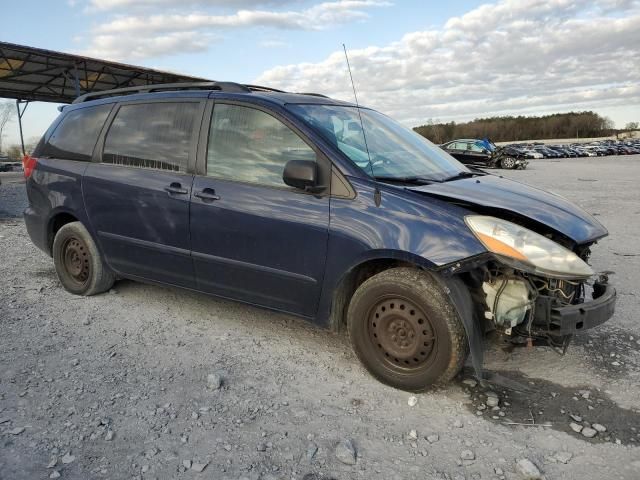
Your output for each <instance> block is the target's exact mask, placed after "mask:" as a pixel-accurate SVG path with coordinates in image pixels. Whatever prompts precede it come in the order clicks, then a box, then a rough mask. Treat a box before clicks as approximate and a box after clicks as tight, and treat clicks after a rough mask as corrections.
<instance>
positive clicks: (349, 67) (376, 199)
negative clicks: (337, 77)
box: [342, 43, 381, 206]
mask: <svg viewBox="0 0 640 480" xmlns="http://www.w3.org/2000/svg"><path fill="white" fill-rule="evenodd" d="M342 48H343V50H344V58H345V59H346V60H347V70H349V79H350V80H351V88H353V98H355V99H356V110H357V111H358V118H359V119H360V128H361V129H362V138H363V139H364V148H365V149H366V150H367V158H368V159H369V170H370V171H371V178H373V181H374V184H375V186H376V190H375V192H374V198H375V202H376V206H380V200H381V198H380V189H379V188H378V182H376V178H375V175H374V174H373V163H372V162H371V153H370V152H369V144H368V143H367V133H366V132H365V131H364V122H363V121H362V113H360V103H359V102H358V94H357V93H356V84H355V82H354V81H353V74H352V73H351V64H350V63H349V55H347V46H346V45H345V44H344V43H343V44H342Z"/></svg>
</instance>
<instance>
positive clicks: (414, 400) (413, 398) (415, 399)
mask: <svg viewBox="0 0 640 480" xmlns="http://www.w3.org/2000/svg"><path fill="white" fill-rule="evenodd" d="M407 404H408V405H409V406H410V407H415V406H416V405H417V404H418V397H416V396H415V395H411V396H410V397H409V399H408V400H407Z"/></svg>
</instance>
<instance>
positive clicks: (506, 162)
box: [500, 157, 516, 169]
mask: <svg viewBox="0 0 640 480" xmlns="http://www.w3.org/2000/svg"><path fill="white" fill-rule="evenodd" d="M500 166H501V167H502V168H506V169H512V168H515V166H516V161H515V159H513V158H512V157H504V158H503V159H501V160H500Z"/></svg>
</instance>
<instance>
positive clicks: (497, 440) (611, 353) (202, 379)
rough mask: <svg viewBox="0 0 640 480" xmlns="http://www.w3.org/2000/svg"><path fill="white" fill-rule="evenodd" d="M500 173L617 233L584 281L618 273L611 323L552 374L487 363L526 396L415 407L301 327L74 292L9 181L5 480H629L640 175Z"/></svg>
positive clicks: (176, 293) (639, 276)
mask: <svg viewBox="0 0 640 480" xmlns="http://www.w3.org/2000/svg"><path fill="white" fill-rule="evenodd" d="M503 173H504V174H505V176H508V177H510V178H514V179H518V180H522V181H524V182H527V183H530V184H533V185H537V186H541V187H543V188H548V189H550V190H552V191H555V192H558V193H560V194H562V195H563V196H565V197H568V198H569V199H571V200H573V201H575V202H577V203H578V204H580V205H581V206H583V207H584V208H585V209H586V210H587V211H589V212H591V213H593V214H596V215H598V216H599V218H600V219H601V221H602V222H603V223H604V224H605V225H606V226H607V227H608V228H609V230H610V233H611V236H610V237H608V238H607V239H605V240H603V241H602V242H600V244H599V245H597V246H596V247H595V248H594V249H593V264H594V267H595V268H596V269H597V270H614V271H615V272H616V274H615V275H613V276H612V281H613V282H614V283H615V284H616V285H617V288H618V293H619V303H618V309H617V313H616V315H615V317H614V319H613V320H612V321H610V322H609V323H607V324H605V325H604V326H602V327H601V328H599V329H596V330H593V331H589V332H585V333H584V334H582V335H580V336H579V337H577V338H576V339H575V342H574V345H572V346H571V347H570V349H569V351H568V352H567V354H566V355H565V356H564V357H562V356H559V355H558V354H557V353H555V352H554V351H552V350H551V349H550V348H536V349H531V350H528V349H517V350H514V351H511V352H509V351H506V350H503V349H501V348H498V346H494V347H493V348H492V350H491V352H490V353H489V359H488V362H487V368H489V369H491V370H493V371H499V372H501V373H502V374H503V375H505V376H508V377H510V378H514V379H517V380H519V381H521V382H525V383H527V382H528V383H529V384H530V386H531V392H528V393H517V392H511V391H504V390H501V389H496V391H495V392H491V391H484V390H483V389H482V388H480V387H479V386H478V385H475V382H474V381H473V380H471V379H469V378H465V376H464V375H462V376H461V378H460V379H459V381H457V382H455V383H453V384H452V385H450V386H449V387H448V388H446V389H441V390H437V391H433V392H430V393H425V394H420V395H417V396H416V397H412V396H411V395H409V394H407V393H405V392H401V391H398V390H394V389H391V388H388V387H386V386H384V385H381V384H380V383H378V382H376V381H375V380H373V379H372V378H371V377H370V376H369V375H368V374H367V373H366V372H365V371H364V369H363V368H362V367H361V366H360V365H359V363H358V361H357V359H356V358H355V356H354V355H353V354H352V352H351V349H350V347H349V345H348V343H347V341H346V339H345V338H343V337H341V336H338V335H333V334H330V333H327V332H325V331H320V330H317V329H315V328H314V327H312V326H311V325H308V324H306V323H305V322H304V321H302V320H298V319H296V318H293V317H289V316H286V315H282V314H277V313H272V312H267V311H264V310H260V309H256V308H252V307H248V306H244V305H241V304H236V303H232V302H227V301H222V300H217V299H214V298H209V297H207V296H204V295H199V294H195V293H190V292H184V291H180V290H176V289H169V288H162V287H157V286H148V285H143V284H139V283H134V282H129V281H121V282H118V283H117V284H116V286H115V288H114V289H112V290H111V291H110V292H109V293H107V294H104V295H99V296H96V297H91V298H82V297H75V296H72V295H70V294H68V293H66V292H65V291H64V290H63V289H62V288H61V287H60V285H59V283H58V281H57V279H56V275H55V272H54V269H53V264H52V261H51V259H50V258H48V257H47V256H45V255H44V254H42V253H41V252H40V251H38V250H37V249H36V248H35V247H34V246H33V245H32V244H31V243H30V242H29V239H28V236H27V234H26V232H25V229H24V224H23V222H22V220H21V219H20V218H19V213H20V212H21V210H22V209H23V208H24V202H25V197H24V187H23V185H21V184H19V183H13V184H11V183H7V181H5V180H6V179H5V178H4V177H2V185H1V186H0V247H1V248H0V268H1V271H0V292H1V293H0V331H1V332H2V334H1V335H0V479H7V480H14V479H46V478H62V479H88V478H91V479H94V478H95V479H123V478H124V479H128V478H140V479H153V478H157V479H165V478H179V479H197V478H203V479H204V478H208V479H222V480H227V479H228V480H231V479H254V480H255V479H262V480H267V479H281V480H284V479H296V480H298V479H302V478H304V479H305V480H312V479H325V480H328V479H330V478H333V479H336V480H343V479H344V480H346V479H359V478H361V479H385V480H387V479H418V478H421V479H422V478H424V479H494V478H495V479H498V478H506V479H522V478H537V477H536V475H539V476H543V477H544V478H547V479H554V478H566V479H581V480H582V479H601V478H612V479H614V478H615V479H630V480H631V479H633V480H637V479H638V478H640V368H639V365H640V358H639V355H638V350H639V348H640V325H639V324H638V322H637V316H636V315H635V310H636V309H637V307H638V304H639V299H638V296H637V294H636V292H637V284H638V281H639V280H640V268H639V267H640V245H639V244H638V241H637V239H638V237H639V236H640V189H638V186H637V179H638V178H640V158H634V157H622V158H616V157H605V158H593V159H570V160H563V161H548V160H547V161H533V162H532V163H531V164H530V167H529V169H528V170H526V171H515V172H506V173H505V172H503ZM531 470H533V471H531ZM526 472H528V473H526ZM526 475H530V477H527V476H526Z"/></svg>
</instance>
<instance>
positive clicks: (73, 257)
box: [52, 222, 115, 296]
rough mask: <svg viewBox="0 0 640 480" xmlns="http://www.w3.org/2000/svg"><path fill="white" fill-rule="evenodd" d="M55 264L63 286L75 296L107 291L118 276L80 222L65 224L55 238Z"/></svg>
mask: <svg viewBox="0 0 640 480" xmlns="http://www.w3.org/2000/svg"><path fill="white" fill-rule="evenodd" d="M52 253H53V264H54V265H55V267H56V273H57V274H58V279H59V280H60V283H62V286H63V287H64V288H65V289H66V290H67V291H68V292H70V293H73V294H75V295H85V296H89V295H96V294H98V293H102V292H106V291H107V290H109V289H110V288H111V287H112V286H113V283H114V282H115V275H114V274H113V272H111V271H110V270H109V269H108V268H107V267H106V266H105V265H104V263H103V261H102V258H101V256H100V253H99V252H98V249H97V248H96V244H95V242H94V241H93V238H91V235H90V234H89V232H88V231H87V229H86V228H85V227H84V225H82V223H80V222H71V223H67V224H66V225H64V226H63V227H62V228H61V229H60V230H58V233H56V236H55V238H54V240H53V252H52Z"/></svg>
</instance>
